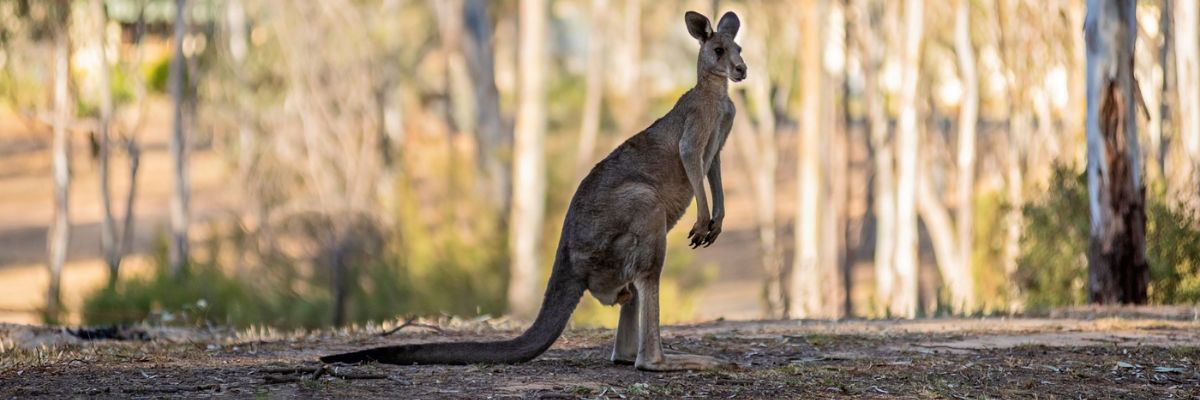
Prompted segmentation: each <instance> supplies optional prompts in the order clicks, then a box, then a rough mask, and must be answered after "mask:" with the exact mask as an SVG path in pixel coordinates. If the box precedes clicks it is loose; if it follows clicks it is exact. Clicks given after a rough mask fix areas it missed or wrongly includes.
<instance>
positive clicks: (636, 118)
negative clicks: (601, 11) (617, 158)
mask: <svg viewBox="0 0 1200 400" xmlns="http://www.w3.org/2000/svg"><path fill="white" fill-rule="evenodd" d="M642 3H643V2H642V1H641V0H625V5H624V13H623V15H622V16H621V17H620V18H619V19H618V21H619V23H614V24H613V26H612V27H611V28H612V29H614V30H612V31H610V32H611V33H610V35H613V37H616V38H619V39H618V40H620V43H621V45H619V46H612V49H613V59H614V60H615V61H616V62H615V63H611V64H608V68H611V69H612V70H613V72H614V73H615V74H614V75H613V77H612V79H611V80H610V81H609V83H610V84H611V85H612V86H611V88H612V89H613V90H612V91H611V93H612V95H611V96H609V101H610V103H609V105H610V107H609V109H611V110H613V115H614V116H615V117H616V119H617V121H616V122H617V129H618V130H619V131H620V132H621V136H618V137H616V138H615V139H617V140H620V141H623V140H625V138H627V137H629V136H630V135H633V134H634V133H635V132H637V131H638V130H640V128H642V127H641V126H638V124H641V123H643V118H642V113H643V112H644V111H645V108H646V99H645V97H646V96H645V94H644V93H643V92H642Z"/></svg>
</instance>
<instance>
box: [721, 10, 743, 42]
mask: <svg viewBox="0 0 1200 400" xmlns="http://www.w3.org/2000/svg"><path fill="white" fill-rule="evenodd" d="M741 27H742V21H741V20H739V19H738V16H737V14H734V13H733V11H730V12H727V13H725V15H722V16H721V22H718V23H717V32H721V33H728V34H729V36H737V33H738V29H739V28H741Z"/></svg>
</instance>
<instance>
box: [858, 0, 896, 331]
mask: <svg viewBox="0 0 1200 400" xmlns="http://www.w3.org/2000/svg"><path fill="white" fill-rule="evenodd" d="M854 7H855V9H856V12H857V13H858V14H859V15H860V17H859V18H861V19H862V21H863V22H862V23H860V24H858V25H857V27H858V28H859V29H860V31H859V34H858V35H859V37H861V38H863V39H861V51H862V60H863V102H864V104H865V108H866V112H867V127H868V130H869V132H868V136H869V143H870V145H871V160H872V161H873V162H874V169H875V170H874V172H873V175H874V176H873V178H872V181H873V184H872V190H871V191H872V193H871V198H872V201H871V204H872V208H873V213H874V218H875V237H874V241H875V255H874V258H875V262H874V265H875V312H877V313H879V314H885V313H886V309H887V304H888V303H890V302H891V298H892V287H893V286H895V272H894V271H893V269H892V256H893V255H894V254H895V234H896V229H895V226H896V225H895V208H896V197H895V190H896V189H895V173H894V171H893V162H894V160H893V157H892V154H893V152H892V145H891V140H890V138H889V136H890V134H889V131H890V129H889V127H888V117H887V112H886V109H885V105H886V104H885V103H884V101H883V99H884V96H883V91H882V90H881V88H880V82H879V76H880V71H881V70H882V66H883V58H884V57H883V56H884V49H885V48H886V46H881V45H880V43H881V42H883V40H884V39H883V35H881V34H880V31H879V29H880V28H879V27H880V25H882V22H883V21H881V20H880V19H879V18H874V17H873V8H874V7H873V6H872V2H871V1H869V0H855V1H854Z"/></svg>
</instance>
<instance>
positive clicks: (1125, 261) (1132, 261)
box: [1084, 0, 1149, 304]
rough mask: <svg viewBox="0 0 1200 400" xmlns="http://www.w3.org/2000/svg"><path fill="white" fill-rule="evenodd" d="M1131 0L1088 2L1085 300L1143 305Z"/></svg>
mask: <svg viewBox="0 0 1200 400" xmlns="http://www.w3.org/2000/svg"><path fill="white" fill-rule="evenodd" d="M1136 3H1137V2H1136V0H1088V2H1087V17H1086V19H1085V21H1084V34H1085V36H1086V39H1085V40H1087V56H1088V58H1087V96H1088V102H1087V153H1088V157H1087V160H1088V163H1087V176H1088V205H1089V212H1090V218H1091V231H1090V234H1091V243H1090V246H1089V248H1088V298H1089V300H1090V301H1092V302H1097V303H1104V304H1111V303H1136V304H1141V303H1145V302H1146V299H1147V283H1148V280H1149V267H1148V266H1147V263H1146V243H1145V238H1146V216H1145V186H1144V185H1143V183H1142V165H1141V164H1142V160H1141V152H1140V149H1139V146H1138V137H1137V107H1138V105H1139V99H1138V97H1139V94H1138V91H1139V89H1138V87H1137V81H1136V80H1135V78H1134V76H1133V65H1134V63H1133V54H1134V43H1135V42H1136V41H1135V38H1136V35H1137V18H1136V14H1135V9H1136Z"/></svg>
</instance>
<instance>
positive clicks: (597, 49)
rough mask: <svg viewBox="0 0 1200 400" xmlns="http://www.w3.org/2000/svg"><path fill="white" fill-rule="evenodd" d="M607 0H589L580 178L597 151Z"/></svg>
mask: <svg viewBox="0 0 1200 400" xmlns="http://www.w3.org/2000/svg"><path fill="white" fill-rule="evenodd" d="M607 9H608V0H592V10H591V15H589V16H588V17H589V20H590V22H591V24H592V25H591V27H590V28H591V30H590V31H589V33H588V56H587V72H586V73H587V77H585V79H586V81H587V83H586V84H585V85H586V87H585V89H584V96H583V121H582V122H581V123H580V126H579V151H578V152H577V154H576V156H575V157H576V158H575V179H576V180H582V179H583V177H584V176H585V175H587V173H588V171H589V170H590V169H591V167H592V163H593V161H592V160H593V157H594V156H595V154H596V135H598V134H599V132H600V105H601V104H600V103H601V100H602V98H603V93H604V59H605V57H604V53H605V40H604V39H605V38H606V35H605V34H604V22H605V21H604V13H605V11H606V10H607Z"/></svg>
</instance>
